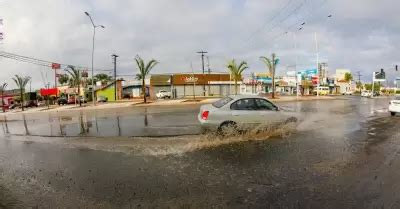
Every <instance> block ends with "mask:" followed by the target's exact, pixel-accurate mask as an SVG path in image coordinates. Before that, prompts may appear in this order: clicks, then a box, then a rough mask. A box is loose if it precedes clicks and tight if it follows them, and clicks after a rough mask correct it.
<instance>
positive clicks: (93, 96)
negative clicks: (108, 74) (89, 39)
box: [85, 12, 106, 106]
mask: <svg viewBox="0 0 400 209" xmlns="http://www.w3.org/2000/svg"><path fill="white" fill-rule="evenodd" d="M85 14H86V16H88V17H89V19H90V22H91V23H92V25H93V47H92V100H93V106H94V105H96V103H95V95H94V70H93V65H94V64H93V63H94V38H95V36H96V28H97V27H101V28H106V27H104V25H95V24H94V22H93V19H92V16H90V14H89V13H88V12H85Z"/></svg>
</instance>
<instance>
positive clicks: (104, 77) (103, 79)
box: [94, 73, 113, 83]
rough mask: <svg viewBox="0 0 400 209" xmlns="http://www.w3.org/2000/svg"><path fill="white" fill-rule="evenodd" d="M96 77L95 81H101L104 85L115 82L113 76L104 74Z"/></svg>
mask: <svg viewBox="0 0 400 209" xmlns="http://www.w3.org/2000/svg"><path fill="white" fill-rule="evenodd" d="M94 77H95V81H101V82H102V83H103V82H105V83H107V82H109V81H112V80H113V79H112V77H111V76H109V75H107V74H104V73H100V74H97V75H95V76H94Z"/></svg>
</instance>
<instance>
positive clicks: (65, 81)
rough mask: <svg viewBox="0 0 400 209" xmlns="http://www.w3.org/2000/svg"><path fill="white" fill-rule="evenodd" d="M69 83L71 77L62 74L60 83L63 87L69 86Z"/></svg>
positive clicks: (59, 79) (59, 78)
mask: <svg viewBox="0 0 400 209" xmlns="http://www.w3.org/2000/svg"><path fill="white" fill-rule="evenodd" d="M68 81H69V76H68V75H67V74H62V75H60V77H58V83H60V84H61V85H64V84H67V83H68Z"/></svg>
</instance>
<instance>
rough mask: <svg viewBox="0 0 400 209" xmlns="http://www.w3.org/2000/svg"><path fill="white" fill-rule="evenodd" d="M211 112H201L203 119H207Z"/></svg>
mask: <svg viewBox="0 0 400 209" xmlns="http://www.w3.org/2000/svg"><path fill="white" fill-rule="evenodd" d="M209 113H210V112H209V111H203V113H201V119H203V120H207V119H208V114H209Z"/></svg>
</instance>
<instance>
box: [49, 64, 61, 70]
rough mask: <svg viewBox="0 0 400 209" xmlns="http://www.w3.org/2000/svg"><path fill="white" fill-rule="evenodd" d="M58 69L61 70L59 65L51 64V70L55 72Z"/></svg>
mask: <svg viewBox="0 0 400 209" xmlns="http://www.w3.org/2000/svg"><path fill="white" fill-rule="evenodd" d="M60 68H61V65H60V64H58V63H51V69H54V70H56V69H60Z"/></svg>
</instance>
